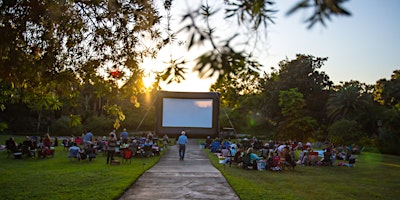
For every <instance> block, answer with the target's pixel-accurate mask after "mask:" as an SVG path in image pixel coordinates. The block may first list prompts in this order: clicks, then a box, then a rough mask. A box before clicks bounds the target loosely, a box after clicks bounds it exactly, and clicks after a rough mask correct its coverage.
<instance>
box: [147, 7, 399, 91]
mask: <svg viewBox="0 0 400 200" xmlns="http://www.w3.org/2000/svg"><path fill="white" fill-rule="evenodd" d="M190 2H191V3H190V4H195V3H198V4H199V3H200V0H191V1H190ZM276 2H277V3H276V4H275V9H277V10H279V11H278V12H277V14H276V15H275V17H276V18H275V19H274V21H275V24H273V25H272V26H270V27H269V29H268V32H267V35H268V36H267V41H266V43H265V48H263V49H262V50H260V51H258V53H256V54H255V56H256V57H257V60H258V61H259V62H260V63H262V64H263V66H264V67H265V68H264V70H265V71H266V72H267V73H269V72H270V68H271V67H275V68H278V63H279V61H282V60H284V59H286V58H288V59H289V60H292V59H294V58H295V57H296V54H299V53H300V54H306V55H313V56H315V57H328V61H327V62H325V65H324V66H323V67H322V68H321V69H320V70H321V71H324V72H325V73H326V74H327V75H328V76H329V77H330V80H331V81H333V82H334V84H339V83H340V82H345V81H350V80H358V81H360V82H361V83H367V84H375V82H376V81H378V80H379V79H382V78H385V79H390V76H391V74H392V72H393V71H394V70H400V20H399V19H400V12H398V11H399V10H400V1H399V0H384V1H381V0H350V1H348V2H346V3H345V4H343V6H344V8H346V9H347V10H348V11H350V12H351V14H352V16H350V17H344V16H333V17H332V20H331V21H327V23H326V26H325V27H324V26H322V25H320V24H316V25H314V27H313V28H311V29H308V28H307V25H308V24H306V23H304V20H305V19H306V18H307V17H308V16H309V13H310V12H307V11H298V12H296V13H294V14H293V15H290V16H286V12H287V11H288V10H289V9H290V8H291V7H292V6H293V5H294V4H295V3H296V2H298V0H279V1H276ZM173 3H176V4H177V5H179V6H177V7H173V9H175V10H179V9H187V8H186V7H185V8H183V7H184V6H186V5H187V4H186V3H185V0H175V1H173ZM175 10H174V11H175ZM183 39H185V38H183ZM186 39H187V38H186ZM183 49H185V48H183V47H170V48H166V49H164V50H162V51H161V52H160V57H164V58H163V59H160V58H159V59H158V60H147V61H146V62H145V65H149V66H150V65H151V66H153V70H161V68H162V67H163V66H164V67H165V63H163V62H164V61H165V58H166V57H167V55H168V56H169V55H171V52H177V51H183ZM199 51H201V50H198V49H197V50H196V49H195V50H192V51H191V52H189V53H186V54H185V59H188V60H191V59H194V58H195V57H196V52H199ZM161 60H164V61H161ZM192 67H193V62H190V63H188V65H187V68H188V72H192V71H191V69H192ZM214 80H215V78H214V79H200V78H198V75H197V74H196V73H189V74H188V75H187V76H186V80H185V81H182V82H181V83H180V84H176V83H174V84H169V85H165V84H164V85H162V86H161V87H162V89H163V90H169V91H192V92H207V91H209V87H210V85H211V84H212V83H213V82H214Z"/></svg>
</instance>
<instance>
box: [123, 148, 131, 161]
mask: <svg viewBox="0 0 400 200" xmlns="http://www.w3.org/2000/svg"><path fill="white" fill-rule="evenodd" d="M132 156H133V151H132V150H130V149H123V150H122V158H123V160H122V163H127V162H128V160H129V163H132Z"/></svg>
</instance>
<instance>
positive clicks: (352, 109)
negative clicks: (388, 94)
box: [327, 85, 372, 120]
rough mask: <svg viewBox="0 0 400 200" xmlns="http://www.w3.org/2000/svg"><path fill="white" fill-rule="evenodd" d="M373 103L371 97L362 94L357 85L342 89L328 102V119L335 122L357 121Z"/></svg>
mask: <svg viewBox="0 0 400 200" xmlns="http://www.w3.org/2000/svg"><path fill="white" fill-rule="evenodd" d="M371 103H372V101H371V98H370V95H368V94H365V93H361V88H360V87H359V86H357V85H348V86H344V87H341V88H340V89H339V91H337V92H336V93H334V94H332V96H331V97H330V98H329V99H328V102H327V114H328V117H329V118H331V119H333V120H338V119H342V118H344V119H349V120H355V119H357V116H358V115H359V114H360V113H361V112H363V111H364V110H365V109H367V107H368V106H369V105H370V104H371Z"/></svg>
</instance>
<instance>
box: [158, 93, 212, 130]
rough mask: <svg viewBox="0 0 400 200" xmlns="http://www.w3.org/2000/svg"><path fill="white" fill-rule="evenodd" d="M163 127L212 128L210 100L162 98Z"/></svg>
mask: <svg viewBox="0 0 400 200" xmlns="http://www.w3.org/2000/svg"><path fill="white" fill-rule="evenodd" d="M162 110H163V111H162V126H163V127H197V128H212V117H213V100H212V99H176V98H163V109H162Z"/></svg>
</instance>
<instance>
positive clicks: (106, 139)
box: [63, 128, 168, 164]
mask: <svg viewBox="0 0 400 200" xmlns="http://www.w3.org/2000/svg"><path fill="white" fill-rule="evenodd" d="M154 140H158V139H155V138H154V136H153V133H152V132H148V133H146V134H145V135H143V137H129V134H128V132H127V130H126V129H125V128H124V129H123V131H122V132H121V133H119V134H118V133H117V131H116V130H115V129H114V130H112V131H111V132H110V133H109V134H108V136H102V137H101V136H98V137H95V136H94V135H93V133H92V132H91V131H87V132H86V133H83V134H82V136H81V137H75V136H74V135H71V137H70V138H69V139H68V140H65V141H63V143H64V146H65V147H69V151H70V154H69V157H76V158H78V159H85V156H86V158H89V159H92V158H95V156H96V154H97V153H99V152H103V153H104V155H106V156H107V161H106V164H112V162H113V161H114V160H115V156H117V155H119V156H124V155H123V153H125V152H126V150H129V151H130V152H131V155H132V156H136V155H139V156H143V157H150V156H154V155H157V154H159V150H160V149H159V145H158V143H157V142H155V141H154ZM163 140H164V141H167V142H168V136H164V138H163ZM81 146H82V147H81Z"/></svg>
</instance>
